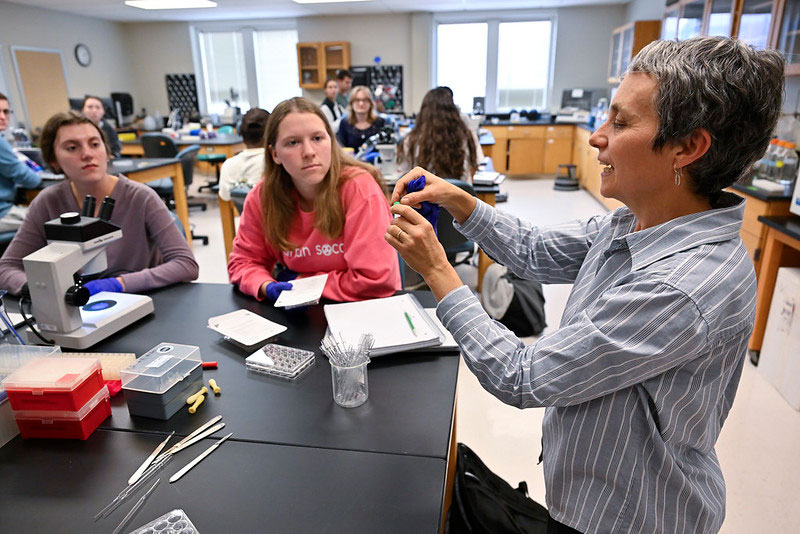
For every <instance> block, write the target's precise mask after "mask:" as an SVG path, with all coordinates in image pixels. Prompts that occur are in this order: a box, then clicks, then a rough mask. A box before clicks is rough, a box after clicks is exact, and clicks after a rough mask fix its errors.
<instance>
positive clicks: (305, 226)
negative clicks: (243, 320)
mask: <svg viewBox="0 0 800 534" xmlns="http://www.w3.org/2000/svg"><path fill="white" fill-rule="evenodd" d="M265 141H266V149H267V152H266V158H265V159H266V161H265V167H264V180H263V181H262V182H261V183H259V184H258V185H256V187H255V188H254V189H253V190H252V191H251V192H250V193H249V194H248V195H247V199H246V200H245V203H244V211H243V212H242V216H241V219H240V220H239V229H238V231H237V235H236V239H235V240H234V242H233V252H232V253H231V257H230V261H229V262H228V275H229V277H230V280H231V282H232V283H233V284H235V285H237V286H238V287H239V289H240V290H241V291H242V292H243V293H246V294H248V295H252V296H253V297H255V298H256V299H258V300H263V299H264V298H267V299H269V300H272V301H274V300H275V299H277V298H278V295H279V294H280V292H281V291H285V290H290V289H291V283H290V282H287V281H285V279H286V278H291V277H292V276H293V275H294V273H297V275H298V276H299V277H305V276H313V275H317V274H322V273H328V281H327V283H326V285H325V290H324V291H323V293H322V296H323V297H325V298H329V299H331V300H336V301H354V300H365V299H371V298H378V297H388V296H390V295H392V294H393V293H394V292H395V291H396V290H398V289H400V270H399V266H398V258H397V253H396V252H395V250H394V249H393V248H392V247H391V246H389V245H388V244H387V243H386V241H385V240H384V239H383V234H384V232H385V229H386V226H387V225H388V224H389V223H390V222H391V214H390V213H389V205H388V202H387V200H386V195H385V194H384V186H383V182H382V179H381V178H380V175H379V173H378V171H377V170H376V169H375V168H374V167H372V166H370V165H367V164H365V163H362V162H359V161H356V160H355V159H353V158H352V157H350V156H347V155H346V154H344V152H343V151H342V150H341V148H340V147H339V145H338V144H337V142H336V137H335V136H334V135H333V132H332V131H331V127H330V124H329V123H328V121H327V120H326V119H325V116H324V115H323V114H322V112H321V111H320V110H319V108H318V107H317V106H316V105H315V104H314V103H312V102H311V101H309V100H306V99H305V98H292V99H290V100H285V101H283V102H281V103H280V104H278V105H277V106H276V107H275V109H274V110H273V112H272V115H271V116H270V119H269V123H268V124H267V131H266V135H265ZM278 263H280V265H281V266H283V267H284V268H285V269H287V270H288V272H289V273H290V275H289V276H288V277H286V276H281V277H280V278H281V279H282V280H284V281H279V280H276V278H275V276H274V274H273V271H274V270H275V267H276V264H278Z"/></svg>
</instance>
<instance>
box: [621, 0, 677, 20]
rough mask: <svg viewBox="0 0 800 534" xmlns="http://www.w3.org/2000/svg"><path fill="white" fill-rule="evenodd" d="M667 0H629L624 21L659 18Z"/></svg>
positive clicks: (662, 14)
mask: <svg viewBox="0 0 800 534" xmlns="http://www.w3.org/2000/svg"><path fill="white" fill-rule="evenodd" d="M666 6H667V0H631V3H630V4H628V13H627V15H626V17H625V22H632V21H634V20H661V19H662V18H663V17H664V8H666Z"/></svg>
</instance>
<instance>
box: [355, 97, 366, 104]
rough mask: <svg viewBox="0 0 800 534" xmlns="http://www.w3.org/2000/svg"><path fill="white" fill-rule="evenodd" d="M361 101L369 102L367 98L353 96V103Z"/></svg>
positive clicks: (363, 102)
mask: <svg viewBox="0 0 800 534" xmlns="http://www.w3.org/2000/svg"><path fill="white" fill-rule="evenodd" d="M358 102H361V103H362V104H369V98H354V99H353V103H354V104H356V103H358Z"/></svg>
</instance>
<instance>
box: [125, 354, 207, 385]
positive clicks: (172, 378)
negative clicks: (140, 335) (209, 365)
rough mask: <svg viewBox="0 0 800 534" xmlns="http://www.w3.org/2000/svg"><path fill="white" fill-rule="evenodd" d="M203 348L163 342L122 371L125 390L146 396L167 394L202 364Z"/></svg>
mask: <svg viewBox="0 0 800 534" xmlns="http://www.w3.org/2000/svg"><path fill="white" fill-rule="evenodd" d="M201 364H202V361H201V359H200V347H196V346H194V345H180V344H178V343H160V344H159V345H157V346H155V347H153V348H152V349H150V350H149V351H147V352H146V353H144V354H142V356H141V357H140V358H139V359H138V360H136V363H134V364H133V365H129V366H128V367H126V368H125V369H122V370H120V372H119V375H120V378H121V379H122V388H123V389H130V390H135V391H141V392H145V393H159V394H160V393H164V392H165V391H167V390H168V389H169V388H171V387H172V386H174V385H175V384H177V383H178V382H180V381H181V380H183V379H184V378H186V377H187V376H189V374H190V373H191V372H192V370H194V369H195V368H196V367H197V366H199V365H201Z"/></svg>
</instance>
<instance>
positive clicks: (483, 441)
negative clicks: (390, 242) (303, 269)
mask: <svg viewBox="0 0 800 534" xmlns="http://www.w3.org/2000/svg"><path fill="white" fill-rule="evenodd" d="M199 181H200V182H202V181H203V178H202V176H201V177H199ZM502 189H503V191H506V192H508V193H509V201H508V202H506V203H503V204H500V205H499V207H500V208H501V209H503V210H505V211H507V212H509V213H513V214H515V215H519V216H521V217H524V218H527V219H528V220H531V221H533V222H534V223H536V224H552V223H557V222H560V221H564V220H569V219H574V218H584V217H589V216H591V215H593V214H598V213H602V212H603V211H605V210H604V208H602V206H601V205H600V204H598V203H597V202H596V201H595V200H594V199H592V198H591V197H590V196H589V195H588V194H587V193H585V192H583V191H579V192H555V191H553V189H552V180H548V179H535V180H534V179H530V180H511V179H509V180H507V181H506V182H505V184H504V185H503V188H502ZM193 190H194V188H193ZM194 196H196V197H198V198H205V199H207V204H208V206H209V209H208V211H206V212H200V211H195V210H193V211H192V212H191V220H192V222H193V223H194V224H195V225H196V227H195V233H200V234H206V235H208V236H209V237H210V240H211V241H210V244H209V245H208V246H202V245H201V244H200V243H199V242H195V245H194V251H195V256H196V257H197V261H198V263H199V264H200V277H199V280H198V281H200V282H217V283H227V281H228V279H227V274H226V270H225V257H224V256H225V253H224V249H223V245H222V229H221V226H220V221H219V210H218V207H217V204H216V200H215V199H214V198H213V197H212V196H211V195H210V194H208V193H207V192H204V194H202V195H198V194H196V193H195V194H194ZM461 273H462V274H463V278H464V280H465V282H466V283H468V284H471V285H472V286H473V287H474V283H475V279H476V275H475V272H474V270H470V269H469V268H467V269H462V270H461ZM569 290H570V286H547V287H545V298H546V299H547V304H546V312H547V322H548V324H549V326H548V329H553V328H556V327H557V326H558V323H559V320H560V317H561V314H562V312H563V309H564V305H565V302H566V299H567V296H568V294H569ZM543 413H544V410H543V409H528V410H518V409H516V408H512V407H510V406H506V405H504V404H502V403H501V402H499V401H498V400H497V399H495V398H494V397H493V396H491V395H490V394H488V393H487V392H485V391H483V390H482V389H481V387H480V385H479V384H478V382H477V380H476V379H475V378H474V377H473V376H472V374H471V373H470V372H469V370H468V369H467V368H466V366H465V365H463V364H462V365H461V367H460V371H459V382H458V422H457V437H458V440H459V441H461V442H464V443H466V444H467V445H469V446H470V447H471V448H472V449H473V450H474V451H475V452H477V453H478V455H479V456H480V457H481V459H483V461H484V462H485V463H486V464H487V465H488V466H489V467H490V468H491V469H492V470H494V471H495V472H496V473H498V474H499V475H500V476H502V477H503V478H504V479H506V480H507V481H508V482H509V483H511V484H512V486H516V485H517V483H518V482H519V481H521V480H525V481H527V483H528V487H529V490H530V492H531V496H532V497H533V498H534V499H536V500H537V501H539V502H541V503H544V501H545V489H544V481H543V478H542V470H541V466H539V465H536V461H537V457H538V455H539V450H540V440H541V421H542V415H543ZM717 452H718V455H719V459H720V462H721V464H722V468H723V473H724V474H725V478H726V481H727V492H728V506H727V508H728V511H727V518H726V521H725V523H724V525H723V528H722V532H723V533H726V534H738V533H742V534H744V533H748V534H750V533H753V532H759V533H763V534H773V533H775V534H777V533H787V534H789V533H796V532H800V526H799V525H800V412H797V411H795V410H793V409H792V408H791V407H790V406H789V405H788V404H787V403H786V402H785V401H784V399H783V398H782V397H781V396H780V395H779V394H778V393H777V392H776V391H775V390H774V389H773V388H772V387H771V386H770V385H769V384H768V383H767V382H766V381H765V380H764V379H763V378H762V377H761V375H759V373H758V371H757V369H756V367H754V366H753V365H751V364H750V363H749V361H748V362H747V363H746V364H745V368H744V373H743V376H742V381H741V384H740V386H739V392H738V394H737V397H736V402H735V403H734V406H733V409H732V411H731V414H730V416H729V418H728V420H727V422H726V424H725V427H724V428H723V431H722V435H721V436H720V439H719V442H718V443H717Z"/></svg>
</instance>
